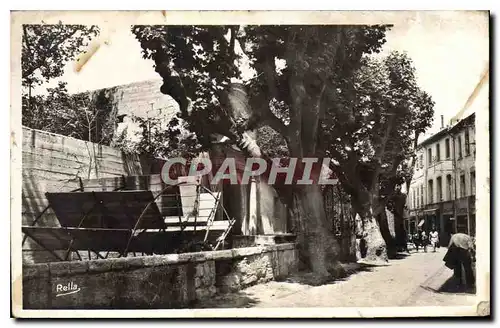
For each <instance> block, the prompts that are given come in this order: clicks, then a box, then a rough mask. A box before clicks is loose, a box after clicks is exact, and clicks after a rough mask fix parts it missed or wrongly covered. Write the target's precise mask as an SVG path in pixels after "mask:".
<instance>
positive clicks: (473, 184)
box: [470, 171, 476, 195]
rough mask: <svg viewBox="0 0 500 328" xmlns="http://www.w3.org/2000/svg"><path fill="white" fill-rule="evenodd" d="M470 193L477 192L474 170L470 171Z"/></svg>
mask: <svg viewBox="0 0 500 328" xmlns="http://www.w3.org/2000/svg"><path fill="white" fill-rule="evenodd" d="M470 194H471V195H475V194H476V172H474V171H472V172H471V173H470Z"/></svg>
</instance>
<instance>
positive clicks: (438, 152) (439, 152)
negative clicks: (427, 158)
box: [436, 142, 441, 162]
mask: <svg viewBox="0 0 500 328" xmlns="http://www.w3.org/2000/svg"><path fill="white" fill-rule="evenodd" d="M440 160H441V147H440V145H439V142H438V143H437V144H436V161H438V162H439V161H440Z"/></svg>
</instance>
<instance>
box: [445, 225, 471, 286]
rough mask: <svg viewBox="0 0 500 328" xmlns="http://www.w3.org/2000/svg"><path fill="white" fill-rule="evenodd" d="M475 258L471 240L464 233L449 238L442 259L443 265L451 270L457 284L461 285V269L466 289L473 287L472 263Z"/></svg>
mask: <svg viewBox="0 0 500 328" xmlns="http://www.w3.org/2000/svg"><path fill="white" fill-rule="evenodd" d="M474 257H475V246H474V241H473V239H472V238H471V237H470V236H469V235H466V234H464V233H457V234H454V235H453V236H451V239H450V243H449V245H448V251H447V252H446V255H445V256H444V258H443V261H444V262H445V265H446V266H447V267H448V268H450V269H452V270H453V275H454V277H455V279H456V280H457V282H458V284H459V285H460V286H461V285H462V278H463V275H462V269H463V271H464V273H465V284H466V287H467V288H472V287H474V285H475V278H474V271H473V269H472V263H473V261H474Z"/></svg>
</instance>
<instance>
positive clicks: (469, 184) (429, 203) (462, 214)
mask: <svg viewBox="0 0 500 328" xmlns="http://www.w3.org/2000/svg"><path fill="white" fill-rule="evenodd" d="M416 156H417V157H416V164H415V167H414V175H413V179H412V182H411V185H410V190H409V194H408V201H407V207H408V216H407V218H406V219H405V228H406V231H408V232H409V233H415V232H416V231H417V229H423V230H425V231H429V230H430V229H432V228H433V227H435V228H436V229H437V231H438V232H439V234H440V241H441V244H442V245H443V246H446V245H447V244H448V241H449V238H450V236H451V235H452V234H454V233H458V232H463V233H467V234H469V235H472V236H475V231H476V229H475V228H476V217H475V212H476V210H475V203H476V202H475V195H476V171H475V162H476V143H475V114H474V113H473V114H471V115H469V116H468V117H466V118H465V119H463V120H461V121H459V122H458V123H456V124H455V125H453V126H450V127H445V128H442V129H441V131H439V132H438V133H436V134H434V135H433V136H431V137H429V138H428V139H426V140H424V141H423V142H422V143H420V144H419V145H418V147H417V150H416Z"/></svg>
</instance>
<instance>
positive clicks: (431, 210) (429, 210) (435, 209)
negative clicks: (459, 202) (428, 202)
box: [424, 207, 438, 213]
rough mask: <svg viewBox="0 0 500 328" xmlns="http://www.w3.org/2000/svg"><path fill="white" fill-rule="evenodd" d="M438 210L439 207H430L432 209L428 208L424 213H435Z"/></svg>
mask: <svg viewBox="0 0 500 328" xmlns="http://www.w3.org/2000/svg"><path fill="white" fill-rule="evenodd" d="M437 210H438V208H437V207H435V208H430V209H428V210H424V213H433V212H436V211H437Z"/></svg>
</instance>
